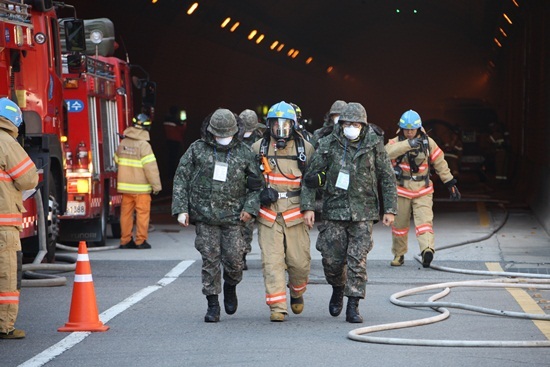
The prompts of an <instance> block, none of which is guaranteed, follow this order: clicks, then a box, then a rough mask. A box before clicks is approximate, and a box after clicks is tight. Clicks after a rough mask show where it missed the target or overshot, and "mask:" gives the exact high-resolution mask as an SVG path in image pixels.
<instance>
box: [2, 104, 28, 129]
mask: <svg viewBox="0 0 550 367" xmlns="http://www.w3.org/2000/svg"><path fill="white" fill-rule="evenodd" d="M0 116H2V117H5V118H6V119H8V120H10V121H11V123H12V124H14V125H15V126H16V127H19V125H21V123H22V122H23V114H22V113H21V109H20V108H19V106H18V105H17V104H16V103H15V102H13V101H12V100H11V99H9V98H6V97H4V98H0Z"/></svg>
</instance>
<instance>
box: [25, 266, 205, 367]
mask: <svg viewBox="0 0 550 367" xmlns="http://www.w3.org/2000/svg"><path fill="white" fill-rule="evenodd" d="M194 262H195V261H193V260H185V261H182V262H180V263H179V264H178V265H176V266H175V267H174V268H173V269H172V270H170V271H169V272H168V273H166V275H165V276H164V278H162V279H161V280H159V281H158V282H157V284H155V285H151V286H149V287H146V288H143V289H141V290H139V291H137V292H136V293H134V294H132V295H131V296H130V297H128V298H126V299H125V300H123V301H122V302H120V303H118V304H116V305H114V306H113V307H111V308H110V309H108V310H107V311H105V312H103V313H101V314H100V315H99V318H100V320H101V321H102V322H103V323H106V322H108V321H109V320H111V319H112V318H114V317H115V316H117V315H118V314H120V313H122V312H124V311H126V310H127V309H128V308H130V307H132V306H133V305H135V304H136V303H138V302H139V301H141V300H143V299H144V298H145V297H147V296H148V295H150V294H151V293H153V292H155V291H158V290H159V289H161V288H163V287H165V286H167V285H169V284H170V283H172V282H173V281H174V280H176V279H177V278H178V277H179V276H180V275H181V274H182V273H183V272H184V271H185V270H187V268H189V267H190V266H191V265H192V264H193V263H194ZM90 334H92V332H90V331H86V332H73V333H71V334H70V335H69V336H67V337H66V338H63V339H61V340H60V341H59V342H58V343H56V344H54V345H52V346H51V347H49V348H48V349H46V350H45V351H43V352H41V353H39V354H37V355H36V356H34V357H33V358H31V359H29V360H28V361H26V362H23V363H22V364H20V365H19V367H40V366H43V365H45V364H46V363H48V362H49V361H51V360H53V359H54V358H55V357H57V356H59V355H61V354H62V353H63V352H65V351H67V350H69V349H71V348H72V347H74V346H75V345H77V344H78V343H80V342H81V341H83V340H84V339H86V337H87V336H88V335H90Z"/></svg>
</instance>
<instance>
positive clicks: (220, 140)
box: [216, 136, 233, 145]
mask: <svg viewBox="0 0 550 367" xmlns="http://www.w3.org/2000/svg"><path fill="white" fill-rule="evenodd" d="M231 140H233V137H232V136H228V137H227V138H218V137H216V142H218V144H220V145H228V144H229V143H231Z"/></svg>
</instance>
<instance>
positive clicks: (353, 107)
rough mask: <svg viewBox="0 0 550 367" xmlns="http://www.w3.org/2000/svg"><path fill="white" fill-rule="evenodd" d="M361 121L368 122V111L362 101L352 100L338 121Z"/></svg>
mask: <svg viewBox="0 0 550 367" xmlns="http://www.w3.org/2000/svg"><path fill="white" fill-rule="evenodd" d="M345 121H347V122H360V123H362V124H365V125H366V124H367V111H365V107H363V106H362V105H361V103H357V102H350V103H348V104H347V106H346V108H344V110H343V111H342V114H341V115H340V119H339V120H338V122H345Z"/></svg>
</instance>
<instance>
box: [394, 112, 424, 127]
mask: <svg viewBox="0 0 550 367" xmlns="http://www.w3.org/2000/svg"><path fill="white" fill-rule="evenodd" d="M398 125H399V127H400V128H402V129H420V128H421V127H422V120H421V119H420V115H419V114H418V113H417V112H416V111H413V110H408V111H407V112H405V113H404V114H403V115H402V116H401V118H400V119H399V124H398Z"/></svg>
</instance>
